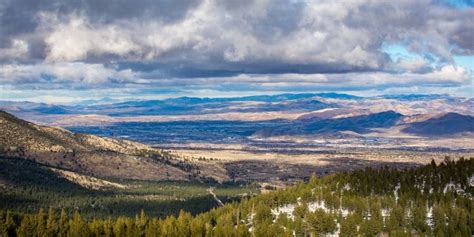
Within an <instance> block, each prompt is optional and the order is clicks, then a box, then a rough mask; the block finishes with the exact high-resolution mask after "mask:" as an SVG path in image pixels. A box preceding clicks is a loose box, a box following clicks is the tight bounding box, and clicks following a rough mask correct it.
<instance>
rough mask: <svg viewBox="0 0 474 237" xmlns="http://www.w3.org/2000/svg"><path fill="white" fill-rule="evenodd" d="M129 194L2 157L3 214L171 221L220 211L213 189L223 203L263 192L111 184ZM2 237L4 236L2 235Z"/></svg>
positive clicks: (190, 184)
mask: <svg viewBox="0 0 474 237" xmlns="http://www.w3.org/2000/svg"><path fill="white" fill-rule="evenodd" d="M108 181H113V182H115V183H117V184H120V185H123V186H126V188H106V189H99V190H95V189H90V188H85V187H82V186H80V185H79V184H77V183H74V182H71V181H69V180H67V179H64V178H62V177H60V176H58V175H57V174H56V173H54V172H53V171H52V170H51V169H50V167H47V166H44V165H41V164H38V163H36V162H34V161H31V160H25V159H18V158H9V157H5V156H1V155H0V210H2V209H3V210H11V211H13V212H16V213H30V214H31V213H35V212H37V211H38V210H39V209H40V208H43V209H45V210H48V209H49V208H50V207H52V208H53V209H55V210H61V209H65V211H66V212H67V213H73V212H75V211H78V212H80V213H81V215H82V216H83V217H84V218H88V219H89V218H99V217H100V218H108V217H111V218H117V217H119V216H128V217H133V216H135V214H136V213H139V212H140V211H141V210H146V211H147V214H148V215H152V216H155V217H161V218H164V217H167V216H169V215H178V214H179V211H180V210H185V211H187V212H189V213H191V214H193V215H195V214H198V213H202V212H206V211H208V210H210V209H212V208H214V207H217V206H218V203H216V201H215V200H214V198H213V197H212V196H211V195H210V194H209V192H208V190H207V189H208V188H209V186H213V187H214V191H215V193H216V195H217V196H218V197H219V199H220V200H221V201H223V202H224V203H226V202H232V201H235V200H239V199H240V198H241V197H240V196H241V194H243V193H247V194H249V195H250V194H252V195H253V194H254V193H257V192H258V189H257V187H256V186H255V185H241V184H231V183H230V184H218V183H203V182H197V181H141V180H118V179H117V180H111V179H109V180H108ZM2 183H6V185H2ZM0 236H1V235H0Z"/></svg>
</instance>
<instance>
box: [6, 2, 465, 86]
mask: <svg viewBox="0 0 474 237" xmlns="http://www.w3.org/2000/svg"><path fill="white" fill-rule="evenodd" d="M472 32H474V8H472V7H469V6H467V7H463V8H453V7H450V6H447V5H446V4H444V3H443V4H441V3H439V2H436V1H429V0H421V1H416V2H413V1H408V0H401V1H312V0H308V1H290V0H288V1H286V0H263V1H252V0H245V1H212V0H203V1H167V0H163V1H151V0H138V1H134V2H133V3H131V2H130V1H119V2H115V3H114V4H112V3H110V2H109V1H105V0H99V1H97V0H84V1H73V2H70V1H59V0H52V1H47V2H42V3H40V2H38V1H33V0H17V1H12V0H0V36H1V37H0V64H1V68H0V80H1V81H2V83H8V84H10V85H15V86H17V87H19V88H20V87H22V88H24V87H28V86H30V87H41V88H48V87H49V88H59V87H61V88H91V87H104V88H107V87H125V86H131V85H134V86H139V85H143V84H146V85H147V86H157V87H161V86H162V87H166V88H175V89H176V88H178V89H180V90H186V89H189V88H194V89H202V90H205V89H209V90H218V91H224V90H228V91H236V90H246V89H247V90H248V89H254V90H264V91H267V90H270V89H275V90H290V89H293V90H301V89H305V88H306V89H323V88H325V89H328V90H331V89H335V90H336V89H343V88H348V89H374V88H375V87H377V88H378V89H384V88H388V87H399V86H401V87H405V86H413V85H415V84H416V85H418V86H430V87H431V86H439V87H446V86H449V87H456V86H463V85H465V84H466V81H469V80H472V75H470V72H469V71H466V70H464V69H463V68H461V67H458V66H456V62H455V61H454V57H455V56H457V55H472V54H473V52H474V44H473V43H472V42H474V35H473V34H472ZM387 44H389V45H390V44H396V45H402V46H403V47H404V48H406V50H407V51H409V53H410V54H413V55H416V57H414V58H409V59H406V58H402V59H396V60H394V59H393V57H390V56H391V55H389V53H387V52H386V51H384V45H387ZM377 88H375V89H377Z"/></svg>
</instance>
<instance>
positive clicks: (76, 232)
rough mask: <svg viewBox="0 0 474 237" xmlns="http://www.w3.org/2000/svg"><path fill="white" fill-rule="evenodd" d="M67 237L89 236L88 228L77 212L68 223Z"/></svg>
mask: <svg viewBox="0 0 474 237" xmlns="http://www.w3.org/2000/svg"><path fill="white" fill-rule="evenodd" d="M69 222H70V223H69V232H68V235H69V236H77V237H81V236H88V234H89V228H88V226H87V225H86V223H85V222H84V220H83V219H82V217H81V215H80V214H79V212H77V211H76V212H75V213H74V215H73V217H72V219H71V220H70V221H69Z"/></svg>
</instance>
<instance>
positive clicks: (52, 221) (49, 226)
mask: <svg viewBox="0 0 474 237" xmlns="http://www.w3.org/2000/svg"><path fill="white" fill-rule="evenodd" d="M57 232H58V224H57V222H56V214H55V212H54V210H53V208H49V210H48V220H47V222H46V233H47V236H55V235H56V233H57Z"/></svg>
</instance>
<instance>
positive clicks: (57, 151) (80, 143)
mask: <svg viewBox="0 0 474 237" xmlns="http://www.w3.org/2000/svg"><path fill="white" fill-rule="evenodd" d="M0 131H2V132H1V133H0V155H4V156H9V157H18V158H22V159H29V160H33V161H36V162H38V163H40V164H43V165H48V166H51V167H56V168H60V169H65V170H71V171H74V172H79V173H83V174H87V175H92V176H98V177H107V178H125V179H139V180H186V179H189V178H190V177H192V176H193V173H192V172H193V167H194V166H193V165H192V164H185V163H183V161H181V160H179V159H177V158H176V157H173V156H172V155H170V154H167V153H163V152H161V151H158V150H155V149H153V148H151V147H148V146H146V145H143V144H140V143H136V142H131V141H126V140H116V139H111V138H103V137H98V136H93V135H87V134H75V133H72V132H69V131H67V130H65V129H61V128H55V127H47V126H39V125H35V124H33V123H30V122H27V121H24V120H21V119H18V118H16V117H15V116H13V115H11V114H8V113H6V112H3V111H0Z"/></svg>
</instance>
